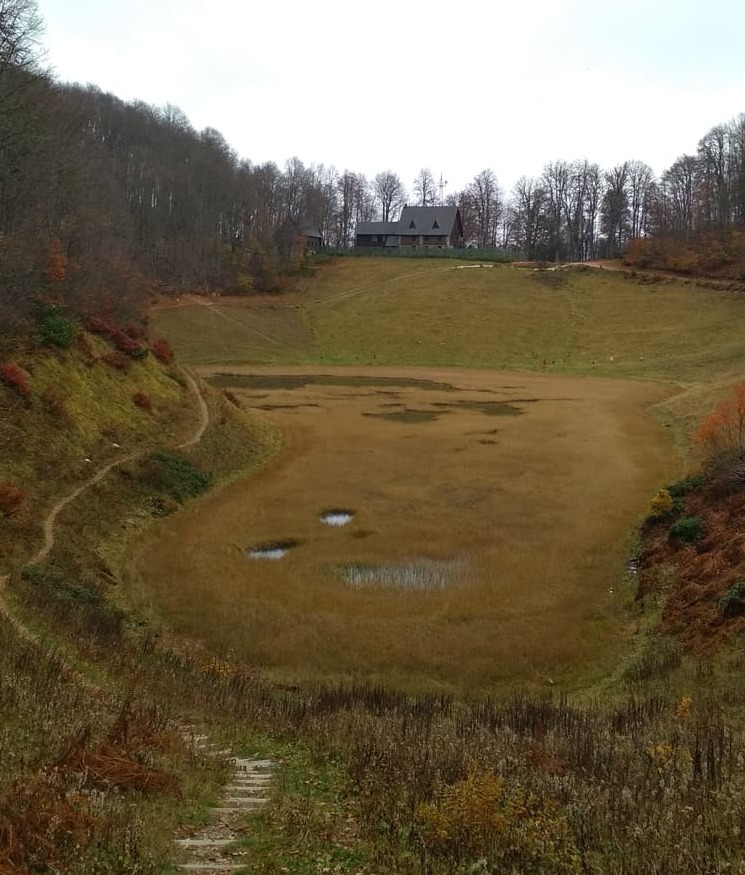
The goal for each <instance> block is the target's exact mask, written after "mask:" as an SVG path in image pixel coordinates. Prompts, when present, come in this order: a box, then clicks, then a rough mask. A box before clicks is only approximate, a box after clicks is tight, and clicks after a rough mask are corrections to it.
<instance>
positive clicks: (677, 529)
mask: <svg viewBox="0 0 745 875" xmlns="http://www.w3.org/2000/svg"><path fill="white" fill-rule="evenodd" d="M703 529H704V521H703V520H702V519H701V517H700V516H686V517H682V518H681V519H679V520H676V521H675V522H674V523H673V524H672V525H671V526H670V528H669V529H668V533H667V535H668V538H669V539H670V540H671V541H682V542H683V543H685V544H692V543H693V542H694V541H697V540H698V539H699V538H700V537H701V535H702V533H703Z"/></svg>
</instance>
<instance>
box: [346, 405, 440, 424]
mask: <svg viewBox="0 0 745 875" xmlns="http://www.w3.org/2000/svg"><path fill="white" fill-rule="evenodd" d="M445 413H450V411H449V410H414V409H412V408H410V407H407V408H406V409H405V410H396V411H387V412H386V413H363V414H362V415H363V416H371V417H374V418H375V419H386V420H387V421H388V422H403V423H419V422H436V421H437V420H438V419H439V418H440V417H441V416H443V415H444V414H445Z"/></svg>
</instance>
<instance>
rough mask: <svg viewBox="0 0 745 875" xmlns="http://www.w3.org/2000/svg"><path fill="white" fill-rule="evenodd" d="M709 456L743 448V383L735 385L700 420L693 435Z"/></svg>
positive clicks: (733, 451) (744, 394) (744, 401)
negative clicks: (728, 393) (729, 394)
mask: <svg viewBox="0 0 745 875" xmlns="http://www.w3.org/2000/svg"><path fill="white" fill-rule="evenodd" d="M693 439H694V440H695V441H696V443H698V444H700V445H701V446H702V447H703V448H704V450H705V451H706V453H707V455H708V456H709V457H710V458H714V457H716V456H721V455H723V454H725V453H740V452H742V451H743V450H745V383H740V384H739V385H737V386H735V388H734V391H733V395H732V397H730V398H725V400H724V401H721V402H720V403H719V404H717V406H716V407H715V408H714V410H712V412H711V413H710V414H709V415H708V416H707V417H706V418H705V419H704V420H703V421H702V422H701V425H699V427H698V429H697V430H696V432H695V433H694V435H693Z"/></svg>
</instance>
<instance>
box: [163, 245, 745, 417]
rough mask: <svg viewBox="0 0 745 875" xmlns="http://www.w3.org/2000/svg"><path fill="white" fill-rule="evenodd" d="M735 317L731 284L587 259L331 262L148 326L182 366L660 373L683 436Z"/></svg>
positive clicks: (732, 347)
mask: <svg viewBox="0 0 745 875" xmlns="http://www.w3.org/2000/svg"><path fill="white" fill-rule="evenodd" d="M217 314H221V315H217ZM744 316H745V298H743V297H742V296H741V295H739V294H737V293H734V292H726V291H725V292H723V291H712V290H709V289H706V290H704V289H700V288H698V287H696V286H692V285H690V284H683V283H679V282H676V281H675V280H669V281H668V280H663V281H661V282H651V283H641V282H639V281H637V280H635V279H633V278H631V277H628V276H626V275H623V274H620V273H616V272H611V271H600V270H594V269H590V268H586V269H581V268H580V269H572V270H566V271H557V272H542V273H540V274H538V273H536V272H534V271H532V270H525V269H517V268H512V267H509V266H494V267H492V268H488V269H487V268H476V269H474V268H466V269H461V270H458V269H454V268H453V266H444V267H443V266H442V264H440V263H438V262H434V263H432V262H426V261H423V262H421V263H415V264H406V263H401V262H399V261H395V262H386V261H380V260H367V259H348V260H343V259H340V260H338V261H337V262H336V263H335V264H333V265H330V266H326V267H324V268H322V269H321V270H320V272H319V274H318V275H317V276H316V277H315V278H314V279H313V281H312V282H311V284H310V287H309V289H308V290H307V291H306V292H305V293H303V294H302V295H295V296H292V297H288V298H283V299H276V300H255V299H252V300H250V301H245V300H226V301H223V302H222V303H220V304H217V305H214V306H213V307H212V308H209V307H204V306H199V305H197V306H194V305H192V306H183V307H180V308H173V309H164V310H160V311H157V312H156V313H154V314H153V318H152V322H153V326H154V329H155V330H156V331H157V332H158V333H161V334H164V335H166V336H168V337H170V338H171V339H172V341H173V342H174V345H175V346H176V348H177V349H178V351H179V354H180V355H181V357H182V358H183V359H184V360H186V361H188V362H190V363H193V364H214V363H217V362H243V363H264V364H281V363H282V362H287V363H293V364H312V363H314V362H317V363H324V364H407V365H445V366H457V367H486V368H509V369H518V370H544V369H545V370H547V371H548V372H555V373H571V374H596V375H604V376H613V377H624V378H626V377H630V378H636V379H655V380H664V381H670V382H673V383H676V384H682V385H683V386H684V387H685V388H686V389H687V391H686V392H685V393H684V394H683V395H681V396H679V397H678V398H676V399H675V400H673V401H671V402H670V403H669V405H668V406H667V409H668V410H669V413H670V415H671V416H672V417H674V418H675V420H676V421H679V422H681V423H682V425H683V428H684V429H685V430H686V431H687V430H689V429H690V427H691V426H692V425H693V423H695V422H696V421H697V420H698V419H699V418H700V416H701V415H702V413H703V412H704V411H706V410H707V409H708V408H709V407H710V406H711V403H712V401H713V400H718V398H719V397H721V395H722V394H723V393H724V392H725V391H726V389H727V387H728V386H729V385H731V383H732V382H734V381H736V380H737V379H739V376H740V374H741V373H742V363H743V349H744V348H745V319H744V318H743V317H744ZM257 332H258V333H257ZM544 363H545V364H544Z"/></svg>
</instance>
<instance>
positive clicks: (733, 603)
mask: <svg viewBox="0 0 745 875" xmlns="http://www.w3.org/2000/svg"><path fill="white" fill-rule="evenodd" d="M719 610H720V611H721V612H722V614H723V615H724V617H725V618H729V617H737V616H739V615H740V614H743V613H745V580H738V581H736V582H735V583H733V584H732V586H731V587H730V588H729V589H728V590H727V592H726V593H725V594H724V595H723V596H722V597H721V598H720V599H719Z"/></svg>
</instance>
